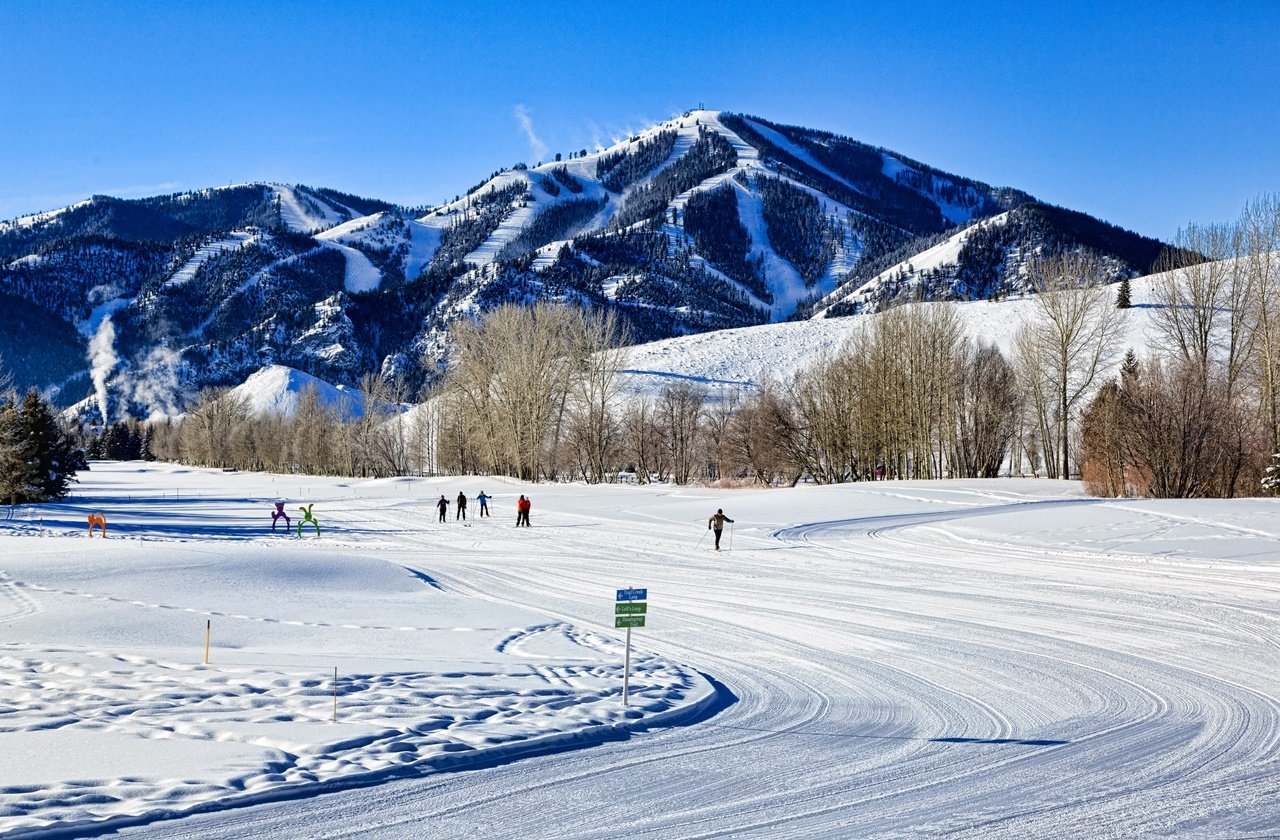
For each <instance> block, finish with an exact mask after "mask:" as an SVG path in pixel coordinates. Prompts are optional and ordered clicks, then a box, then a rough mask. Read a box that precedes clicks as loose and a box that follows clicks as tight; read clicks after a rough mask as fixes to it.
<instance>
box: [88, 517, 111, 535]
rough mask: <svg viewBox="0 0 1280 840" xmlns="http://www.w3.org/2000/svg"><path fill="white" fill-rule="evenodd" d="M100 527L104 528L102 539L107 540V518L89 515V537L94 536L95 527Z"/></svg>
mask: <svg viewBox="0 0 1280 840" xmlns="http://www.w3.org/2000/svg"><path fill="white" fill-rule="evenodd" d="M94 525H98V526H100V527H101V528H102V538H103V539H104V540H105V539H106V538H107V517H106V515H105V514H101V513H91V514H89V536H90V537H92V536H93V526H94Z"/></svg>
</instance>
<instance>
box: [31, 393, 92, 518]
mask: <svg viewBox="0 0 1280 840" xmlns="http://www.w3.org/2000/svg"><path fill="white" fill-rule="evenodd" d="M17 426H18V434H19V435H20V436H21V439H22V445H23V446H24V449H25V452H26V454H27V458H26V463H25V465H24V467H25V468H24V469H23V471H22V475H21V479H22V483H23V485H24V486H23V487H22V488H21V489H20V490H19V492H18V495H20V496H21V497H22V500H23V501H27V502H47V501H50V500H54V499H61V498H63V497H64V496H66V495H67V492H68V491H69V490H70V489H71V482H72V481H74V480H75V473H76V467H77V465H78V464H79V463H80V459H81V457H82V453H80V452H79V450H77V449H76V448H75V443H74V441H73V440H72V439H71V436H70V435H68V434H67V433H66V432H64V431H63V430H62V429H61V428H59V426H58V423H57V421H56V420H55V419H54V416H53V411H52V409H51V408H50V407H49V404H48V403H47V402H45V401H44V400H43V399H41V398H40V394H39V393H38V392H37V391H36V390H35V389H32V390H31V391H30V392H28V393H27V396H26V399H24V400H23V402H22V407H21V408H19V409H18V423H17Z"/></svg>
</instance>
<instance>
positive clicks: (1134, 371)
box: [1120, 347, 1138, 383]
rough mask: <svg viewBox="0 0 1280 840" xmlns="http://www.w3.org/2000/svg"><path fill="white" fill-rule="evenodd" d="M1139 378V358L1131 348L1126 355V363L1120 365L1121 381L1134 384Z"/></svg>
mask: <svg viewBox="0 0 1280 840" xmlns="http://www.w3.org/2000/svg"><path fill="white" fill-rule="evenodd" d="M1137 376H1138V356H1137V354H1136V353H1134V352H1133V348H1132V347H1130V348H1129V350H1128V352H1126V353H1125V354H1124V361H1123V362H1121V363H1120V380H1121V381H1122V382H1125V383H1128V382H1132V381H1133V380H1134V379H1136V378H1137Z"/></svg>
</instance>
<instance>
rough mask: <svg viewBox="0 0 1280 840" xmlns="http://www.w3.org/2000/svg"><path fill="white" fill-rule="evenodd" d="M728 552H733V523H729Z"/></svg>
mask: <svg viewBox="0 0 1280 840" xmlns="http://www.w3.org/2000/svg"><path fill="white" fill-rule="evenodd" d="M729 550H730V551H733V523H732V522H730V523H729Z"/></svg>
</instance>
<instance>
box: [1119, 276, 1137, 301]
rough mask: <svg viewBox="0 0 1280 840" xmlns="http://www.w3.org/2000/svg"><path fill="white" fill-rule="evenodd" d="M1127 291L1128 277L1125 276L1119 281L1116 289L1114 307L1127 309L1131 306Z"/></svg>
mask: <svg viewBox="0 0 1280 840" xmlns="http://www.w3.org/2000/svg"><path fill="white" fill-rule="evenodd" d="M1129 292H1130V290H1129V278H1128V277H1125V278H1124V279H1123V280H1121V281H1120V288H1119V289H1118V290H1117V291H1116V309H1128V308H1130V307H1131V306H1133V301H1132V299H1131V298H1130V294H1129Z"/></svg>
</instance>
